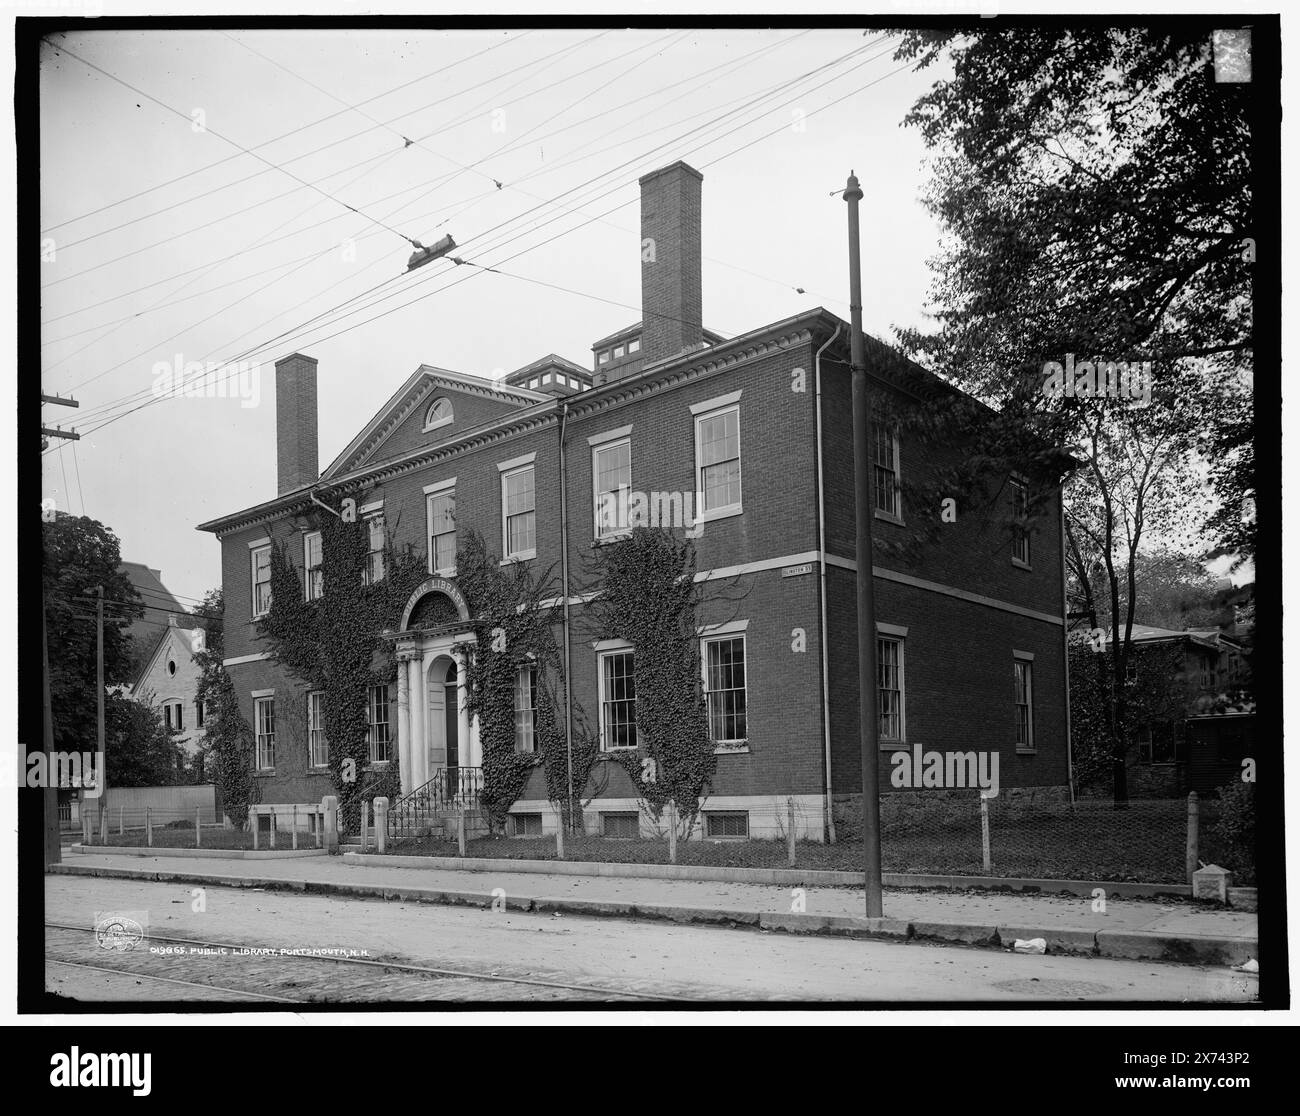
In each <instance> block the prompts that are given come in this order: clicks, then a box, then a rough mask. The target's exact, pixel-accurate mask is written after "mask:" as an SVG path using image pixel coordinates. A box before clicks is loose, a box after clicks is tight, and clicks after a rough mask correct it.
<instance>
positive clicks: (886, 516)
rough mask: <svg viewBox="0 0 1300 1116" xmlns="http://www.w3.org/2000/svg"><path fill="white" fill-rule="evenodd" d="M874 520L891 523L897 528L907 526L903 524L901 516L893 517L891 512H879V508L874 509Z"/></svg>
mask: <svg viewBox="0 0 1300 1116" xmlns="http://www.w3.org/2000/svg"><path fill="white" fill-rule="evenodd" d="M876 518H877V519H880V520H883V521H884V522H885V523H893V524H895V525H896V526H898V527H906V526H907V524H906V523H904V522H903V517H902V516H901V515H895V514H894V513H893V512H887V511H881V510H880V509H879V508H877V509H876Z"/></svg>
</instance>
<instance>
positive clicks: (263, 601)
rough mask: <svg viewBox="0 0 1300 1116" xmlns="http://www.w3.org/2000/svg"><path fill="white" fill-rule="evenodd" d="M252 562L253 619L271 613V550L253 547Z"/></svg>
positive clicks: (264, 547)
mask: <svg viewBox="0 0 1300 1116" xmlns="http://www.w3.org/2000/svg"><path fill="white" fill-rule="evenodd" d="M251 555H252V562H253V619H254V620H256V619H258V618H259V617H261V616H265V615H266V614H267V613H268V612H270V611H271V548H270V547H269V546H258V547H254V548H253V550H252V551H251Z"/></svg>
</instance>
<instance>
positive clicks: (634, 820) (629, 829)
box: [600, 814, 641, 841]
mask: <svg viewBox="0 0 1300 1116" xmlns="http://www.w3.org/2000/svg"><path fill="white" fill-rule="evenodd" d="M600 832H601V836H603V837H611V838H613V839H615V840H619V841H629V840H634V839H635V838H637V837H640V836H641V825H640V817H639V816H638V815H637V814H601V815H600Z"/></svg>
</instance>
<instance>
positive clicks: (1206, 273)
mask: <svg viewBox="0 0 1300 1116" xmlns="http://www.w3.org/2000/svg"><path fill="white" fill-rule="evenodd" d="M944 52H946V53H947V54H948V55H949V56H950V58H951V61H952V64H953V75H952V77H951V78H949V79H946V80H942V81H939V82H936V84H935V85H934V87H933V89H932V90H931V91H930V92H929V93H928V94H926V95H925V96H923V97H922V98H921V99H920V100H919V101H918V102H917V103H916V105H915V106H914V107H913V109H912V111H911V112H910V113H909V114H908V116H907V118H906V121H905V122H906V123H907V124H909V125H912V126H915V127H917V128H919V129H920V131H921V133H922V135H923V137H924V138H925V141H926V143H927V144H928V145H929V146H930V147H931V148H932V149H934V151H935V160H934V164H933V166H934V177H933V181H932V185H931V189H930V192H929V194H928V197H927V203H928V205H929V207H930V208H931V210H932V211H933V212H934V213H935V214H936V215H937V216H938V217H939V218H940V220H941V222H942V223H943V225H944V228H945V231H946V234H947V236H946V240H945V246H944V249H943V251H942V254H941V256H940V258H939V259H938V260H937V261H935V264H936V270H937V274H938V279H937V281H936V283H935V286H934V288H933V291H932V301H933V303H934V305H935V320H936V326H935V328H934V329H933V330H931V331H929V332H925V331H921V330H905V331H900V333H899V337H900V340H901V342H902V343H903V346H904V348H905V349H906V350H907V351H908V352H909V353H911V354H913V355H918V356H921V357H923V358H925V359H926V360H927V362H928V363H929V364H930V365H931V367H933V368H934V369H935V370H936V371H938V372H940V373H941V374H943V375H944V376H946V377H947V378H948V379H950V380H952V381H953V382H955V383H957V384H958V385H960V386H961V387H963V388H965V389H966V390H967V391H969V392H971V393H972V394H973V395H974V396H976V397H977V398H978V399H979V400H981V401H982V402H984V403H986V404H988V405H990V406H991V407H993V408H994V410H995V412H996V417H994V418H993V419H991V420H990V421H989V422H988V423H987V424H986V428H985V429H984V430H983V431H982V432H981V435H980V436H981V439H982V443H983V444H982V446H981V448H980V451H979V453H978V454H977V455H974V456H977V457H979V458H981V459H986V460H999V459H1000V460H1002V461H1003V463H1004V465H1005V466H1008V467H1012V468H1017V469H1019V470H1020V471H1023V472H1028V471H1030V470H1031V469H1038V470H1040V471H1046V472H1047V473H1049V474H1050V472H1051V471H1052V470H1053V469H1054V468H1056V467H1057V465H1056V464H1054V462H1053V455H1055V459H1056V462H1060V461H1068V462H1070V463H1072V464H1073V465H1075V466H1076V467H1079V475H1078V477H1077V479H1076V481H1075V482H1074V483H1073V484H1072V485H1071V486H1070V488H1069V490H1068V491H1067V500H1068V502H1069V512H1068V513H1067V523H1068V525H1069V527H1070V537H1069V547H1070V562H1071V565H1072V572H1073V573H1074V574H1075V577H1076V586H1077V587H1078V588H1079V589H1080V591H1081V595H1082V597H1083V600H1082V602H1081V604H1080V610H1082V611H1083V612H1084V613H1085V614H1088V615H1089V616H1091V617H1095V616H1098V615H1109V616H1110V617H1112V618H1114V619H1115V621H1116V627H1117V628H1119V629H1120V631H1121V634H1120V638H1117V639H1116V640H1114V641H1112V644H1111V654H1110V655H1109V656H1107V658H1108V659H1109V663H1108V664H1106V665H1107V666H1108V668H1109V669H1108V674H1109V680H1108V684H1107V688H1108V690H1109V693H1110V699H1109V700H1110V712H1109V716H1108V721H1109V725H1110V729H1109V733H1110V737H1111V748H1112V760H1113V764H1114V778H1115V786H1114V794H1115V798H1116V801H1117V802H1123V801H1125V799H1126V798H1127V787H1126V785H1125V781H1124V765H1123V749H1124V747H1125V741H1126V740H1127V738H1128V735H1129V733H1128V727H1127V711H1126V709H1125V699H1124V673H1125V667H1126V662H1127V658H1128V654H1129V650H1130V646H1129V645H1130V639H1129V632H1130V628H1131V623H1132V617H1133V612H1134V609H1135V607H1136V603H1137V596H1138V594H1137V573H1138V563H1137V556H1138V555H1139V554H1140V553H1141V548H1142V541H1143V537H1144V534H1147V533H1149V532H1150V531H1152V530H1153V529H1155V528H1156V527H1157V525H1162V526H1164V527H1165V528H1166V529H1170V530H1173V531H1175V532H1176V533H1180V534H1181V533H1185V531H1186V529H1187V527H1188V523H1187V522H1186V516H1187V513H1188V512H1189V511H1190V510H1191V509H1194V508H1196V510H1197V511H1198V512H1201V511H1203V513H1204V514H1203V516H1202V520H1203V526H1205V527H1206V528H1208V529H1210V530H1214V531H1216V532H1217V536H1218V539H1219V542H1220V544H1221V545H1222V546H1225V547H1231V548H1233V549H1235V550H1236V551H1237V552H1238V553H1239V554H1240V555H1242V556H1245V555H1248V554H1249V553H1251V552H1252V550H1253V545H1254V542H1253V525H1252V524H1250V523H1248V522H1246V521H1245V519H1244V517H1243V515H1242V508H1243V500H1244V499H1245V498H1247V497H1249V496H1250V495H1251V494H1252V493H1253V488H1254V477H1253V468H1254V462H1253V455H1252V447H1251V442H1250V431H1251V423H1250V417H1249V416H1250V413H1251V399H1250V376H1251V363H1250V361H1251V346H1252V335H1251V313H1250V308H1251V299H1250V293H1251V270H1250V263H1251V261H1252V260H1253V252H1252V251H1251V249H1250V245H1251V241H1250V239H1249V238H1250V237H1251V236H1252V234H1253V215H1252V207H1251V190H1250V173H1251V167H1250V159H1249V142H1250V136H1249V132H1248V129H1247V126H1246V108H1247V104H1246V95H1245V93H1244V92H1243V91H1242V90H1241V88H1240V87H1237V86H1233V85H1228V84H1218V83H1215V82H1214V80H1213V72H1212V64H1211V60H1210V55H1209V45H1208V32H1205V31H1201V30H1199V29H1197V28H1194V27H1185V28H1184V29H1182V30H1180V31H1177V32H1169V31H1166V30H1163V29H1150V28H1117V27H1095V28H1094V27H1071V28H1059V29H1058V28H1048V29H1045V28H1041V27H1030V28H1025V27H1010V28H998V29H997V30H996V31H987V32H979V33H966V32H958V31H949V30H935V31H930V30H925V31H910V32H908V33H907V34H906V35H905V36H904V40H903V43H902V45H901V46H900V50H899V55H900V57H904V58H911V59H915V60H917V62H918V67H919V68H925V67H927V66H929V65H931V64H932V63H933V62H934V61H935V60H936V59H937V58H938V57H939V56H940V54H941V53H944ZM1076 358H1077V359H1078V360H1079V361H1080V362H1084V361H1087V362H1089V363H1088V365H1087V367H1090V368H1091V369H1092V372H1093V373H1094V375H1095V373H1096V368H1095V365H1096V364H1098V363H1101V364H1102V365H1103V366H1106V365H1109V366H1110V369H1111V371H1112V372H1113V373H1114V375H1115V377H1116V380H1117V381H1118V380H1119V376H1120V368H1119V366H1118V364H1116V363H1112V362H1123V366H1124V368H1123V372H1124V374H1125V376H1126V377H1127V380H1128V384H1129V385H1130V386H1139V385H1140V384H1141V383H1142V382H1143V380H1142V375H1145V376H1146V377H1147V378H1146V379H1145V383H1146V385H1147V387H1148V388H1149V392H1148V391H1146V390H1144V391H1143V392H1142V398H1140V399H1139V398H1134V396H1135V395H1136V392H1134V393H1132V394H1130V395H1129V397H1127V398H1125V397H1124V396H1123V394H1121V393H1119V392H1116V393H1114V394H1111V395H1107V394H1102V393H1099V392H1098V391H1097V390H1096V380H1095V379H1094V380H1093V381H1091V382H1089V383H1088V385H1087V386H1088V390H1087V391H1086V392H1085V393H1080V394H1076V393H1075V392H1073V391H1066V390H1063V385H1062V383H1061V379H1060V377H1059V375H1058V374H1057V369H1062V370H1063V368H1064V367H1072V366H1073V364H1074V361H1075V360H1076ZM1134 366H1136V367H1137V369H1138V370H1139V372H1140V373H1141V375H1129V373H1130V371H1131V369H1132V368H1133V367H1134ZM1070 383H1071V386H1073V379H1072V378H1071V379H1070ZM1116 386H1119V383H1118V382H1117V385H1116ZM967 410H968V409H966V408H952V414H951V415H950V416H949V415H945V414H942V413H941V414H939V415H938V416H937V418H935V419H934V420H933V421H934V423H935V424H936V425H939V426H942V425H943V424H944V423H948V424H949V425H953V426H956V425H958V424H961V423H965V424H967V426H968V425H969V421H968V420H969V415H968V413H967ZM1229 419H1231V421H1228V420H1229ZM1026 431H1030V432H1032V433H1033V435H1034V436H1033V437H1028V438H1027V437H1026V434H1025V432H1026ZM1063 455H1066V456H1063ZM1198 467H1200V470H1203V471H1204V473H1205V475H1206V476H1207V477H1208V479H1209V481H1210V484H1211V485H1212V488H1213V491H1214V492H1215V494H1216V496H1217V506H1209V507H1206V508H1204V509H1200V508H1197V502H1198V501H1197V497H1198V495H1199V494H1200V493H1201V491H1202V490H1203V484H1202V482H1201V478H1200V476H1198ZM1098 574H1101V577H1100V578H1099V579H1098V578H1097V575H1098ZM1095 583H1096V584H1095ZM1103 597H1104V598H1106V600H1105V601H1104V603H1102V600H1101V598H1103ZM1121 602H1122V605H1123V607H1121ZM1094 626H1096V625H1095V624H1094Z"/></svg>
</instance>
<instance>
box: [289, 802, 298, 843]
mask: <svg viewBox="0 0 1300 1116" xmlns="http://www.w3.org/2000/svg"><path fill="white" fill-rule="evenodd" d="M289 843H290V844H291V845H292V846H293V848H294V849H295V850H296V849H297V848H298V803H296V802H295V803H294V804H293V836H292V837H290V838H289Z"/></svg>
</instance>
